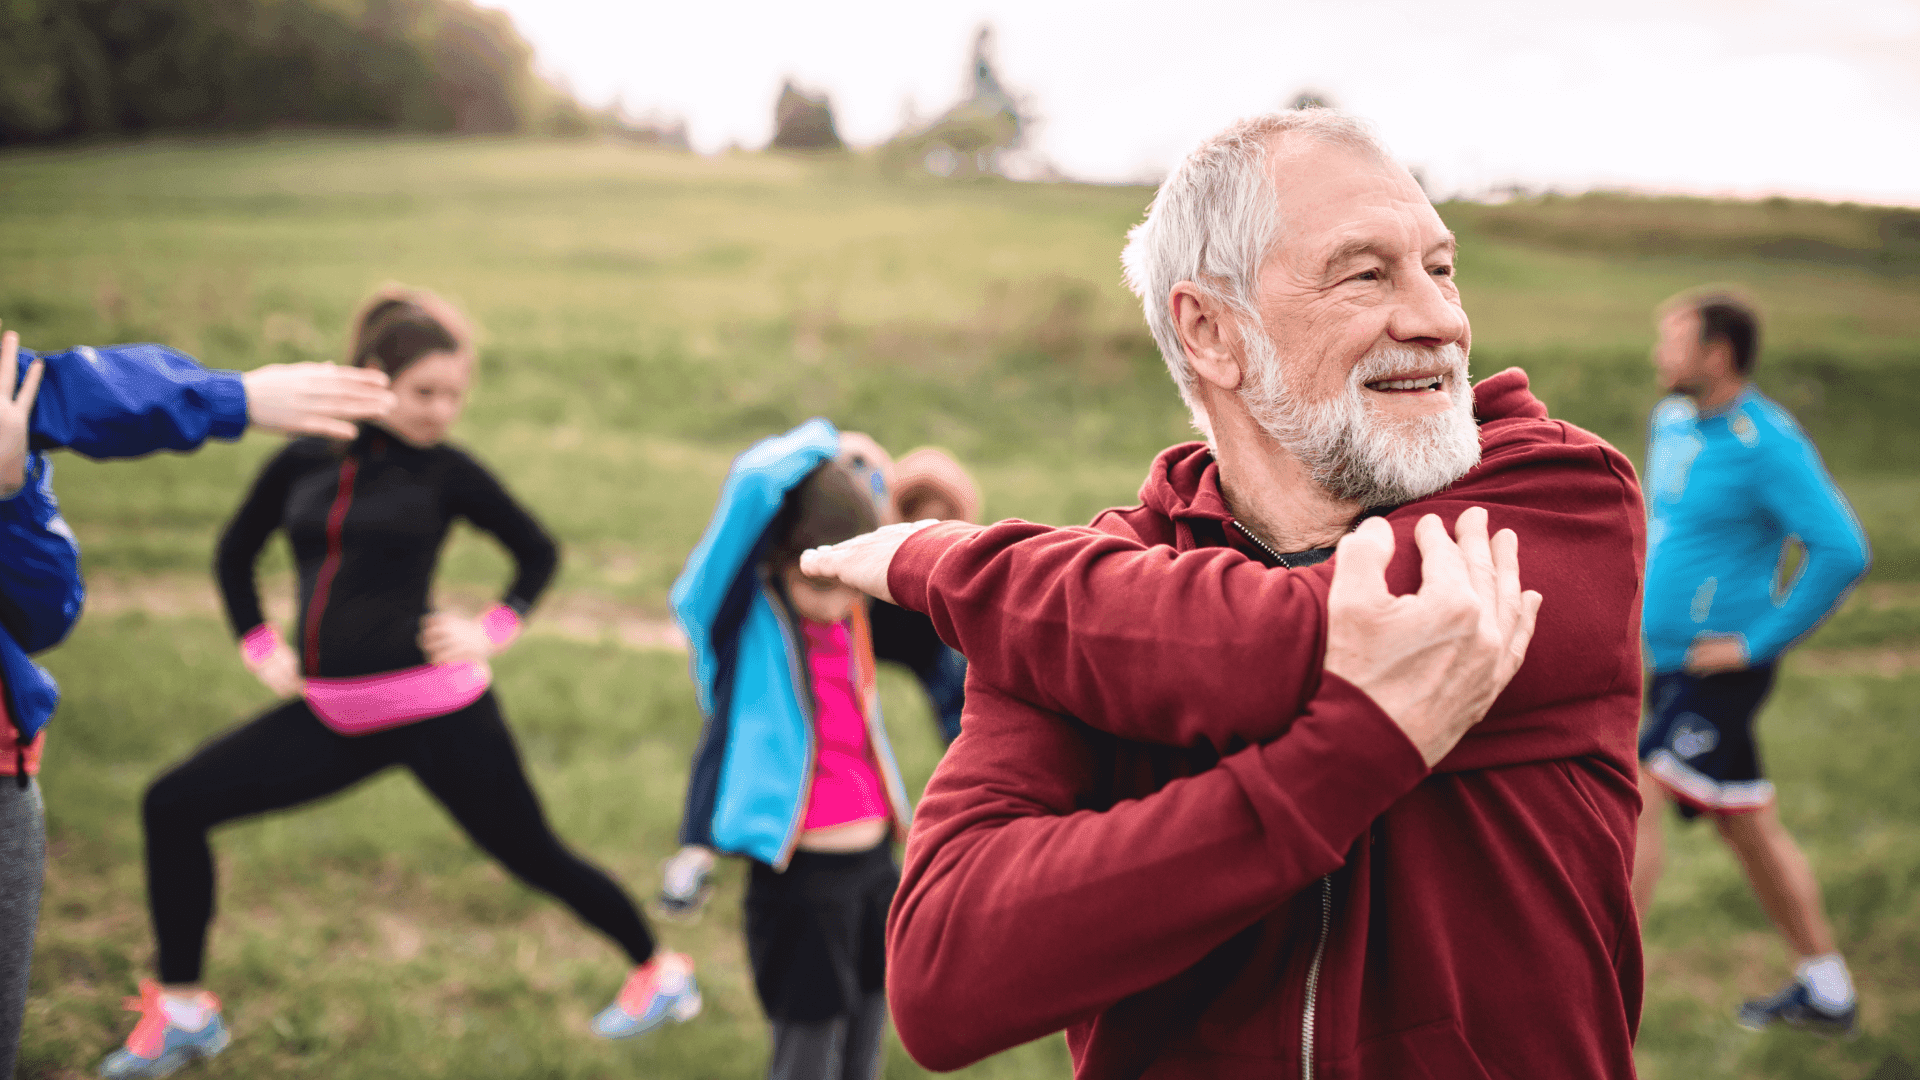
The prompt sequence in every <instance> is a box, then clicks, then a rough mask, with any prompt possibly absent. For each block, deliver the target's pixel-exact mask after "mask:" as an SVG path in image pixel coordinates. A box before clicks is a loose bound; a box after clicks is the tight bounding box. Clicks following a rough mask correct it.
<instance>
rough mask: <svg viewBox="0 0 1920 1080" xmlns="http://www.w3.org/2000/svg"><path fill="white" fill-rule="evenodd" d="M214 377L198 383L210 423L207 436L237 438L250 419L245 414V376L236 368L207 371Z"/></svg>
mask: <svg viewBox="0 0 1920 1080" xmlns="http://www.w3.org/2000/svg"><path fill="white" fill-rule="evenodd" d="M207 374H208V375H211V376H213V377H212V378H210V379H207V380H206V381H205V382H204V383H202V384H201V393H203V394H205V395H206V399H207V406H208V408H207V411H208V413H209V414H210V418H211V422H210V423H209V424H208V425H207V435H208V437H209V438H214V439H237V438H239V437H240V436H242V435H244V434H246V431H247V425H248V424H250V423H251V422H252V420H251V418H250V417H249V416H248V414H247V383H246V376H245V375H243V374H241V373H240V372H238V371H209V372H208V373H207Z"/></svg>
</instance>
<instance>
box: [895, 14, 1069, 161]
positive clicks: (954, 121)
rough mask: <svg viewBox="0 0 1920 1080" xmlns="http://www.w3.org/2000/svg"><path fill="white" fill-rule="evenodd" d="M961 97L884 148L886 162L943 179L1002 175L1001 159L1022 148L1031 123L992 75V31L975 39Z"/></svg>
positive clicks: (984, 30) (909, 127) (984, 31)
mask: <svg viewBox="0 0 1920 1080" xmlns="http://www.w3.org/2000/svg"><path fill="white" fill-rule="evenodd" d="M964 92H965V93H966V95H967V96H966V97H965V98H964V99H962V100H961V101H960V103H959V104H957V105H955V106H953V107H952V108H950V109H948V110H947V111H946V112H944V113H942V114H940V116H938V117H936V118H935V119H934V120H933V121H932V122H931V123H929V124H927V125H925V126H920V125H917V124H913V123H909V124H908V125H907V126H906V129H905V130H903V131H901V132H900V134H898V135H895V136H894V137H893V139H892V140H891V141H889V142H888V143H887V146H886V148H885V150H884V154H885V156H886V157H887V158H888V159H889V160H891V161H892V162H894V164H896V165H907V164H919V165H922V166H924V167H925V168H926V169H927V170H928V171H929V172H935V173H938V174H940V175H942V176H978V175H982V174H987V173H999V172H1002V171H1003V170H1002V168H1001V166H1002V160H1001V159H1002V156H1003V155H1004V154H1005V153H1006V152H1007V151H1009V150H1012V149H1015V148H1017V147H1018V146H1020V145H1021V142H1022V140H1023V139H1024V137H1025V135H1026V129H1027V128H1028V127H1029V126H1030V125H1031V123H1032V121H1031V118H1029V117H1028V116H1026V115H1025V113H1024V111H1023V110H1022V109H1021V107H1020V106H1019V104H1018V103H1017V102H1015V101H1014V99H1013V96H1012V95H1011V94H1009V93H1008V92H1007V90H1006V88H1005V87H1004V86H1002V85H1001V84H1000V77H999V75H998V74H997V73H996V72H995V71H994V64H993V27H991V26H982V27H981V28H980V31H979V33H977V34H976V35H975V36H974V39H973V59H972V62H971V63H970V64H969V65H968V68H967V79H966V84H965V89H964Z"/></svg>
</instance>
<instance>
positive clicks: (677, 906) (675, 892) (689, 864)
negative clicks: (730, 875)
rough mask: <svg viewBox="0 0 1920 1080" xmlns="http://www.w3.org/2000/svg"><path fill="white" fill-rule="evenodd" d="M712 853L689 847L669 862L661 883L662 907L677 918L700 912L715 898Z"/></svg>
mask: <svg viewBox="0 0 1920 1080" xmlns="http://www.w3.org/2000/svg"><path fill="white" fill-rule="evenodd" d="M712 873H713V852H711V851H708V850H707V849H706V848H703V847H698V846H696V845H692V844H689V845H688V846H686V847H683V848H681V849H680V850H679V851H677V852H674V855H673V858H671V859H668V860H667V866H666V873H665V874H664V875H663V880H662V881H661V884H660V908H661V910H662V911H663V912H664V913H665V914H667V915H668V916H670V917H672V918H675V919H688V918H691V917H692V916H694V915H696V914H698V913H699V911H700V908H701V907H702V906H703V905H705V904H706V902H707V898H708V897H709V896H712V895H713V881H712V879H711V875H712Z"/></svg>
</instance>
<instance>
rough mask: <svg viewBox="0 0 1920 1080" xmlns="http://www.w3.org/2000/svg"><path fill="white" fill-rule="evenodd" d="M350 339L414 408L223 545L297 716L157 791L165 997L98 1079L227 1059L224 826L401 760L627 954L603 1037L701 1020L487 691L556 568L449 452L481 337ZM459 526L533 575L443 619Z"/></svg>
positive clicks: (293, 469)
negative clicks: (279, 581)
mask: <svg viewBox="0 0 1920 1080" xmlns="http://www.w3.org/2000/svg"><path fill="white" fill-rule="evenodd" d="M355 330H356V332H355V335H354V339H355V342H354V350H353V355H352V357H351V360H352V362H353V363H354V364H356V365H361V366H369V367H377V368H380V369H382V370H384V371H386V372H387V374H388V375H389V376H390V377H391V378H392V380H393V390H394V393H395V394H396V396H397V397H398V399H399V401H398V404H397V405H396V406H395V408H394V409H393V411H392V412H391V413H389V414H388V416H387V417H385V418H384V419H382V420H380V421H377V422H375V423H371V424H368V425H366V426H365V427H364V428H363V430H362V431H361V433H360V435H359V436H358V437H357V438H355V439H354V440H353V441H352V442H351V443H348V444H345V445H344V446H343V445H342V444H339V443H335V442H329V441H326V440H321V439H299V440H296V441H294V442H292V443H290V444H288V446H287V448H286V449H285V450H283V451H281V452H280V453H279V454H278V455H277V456H275V457H274V458H273V460H271V461H270V462H268V463H267V466H266V468H265V469H264V470H263V471H262V472H261V474H260V477H259V479H258V480H256V481H255V483H254V486H253V490H252V491H251V492H250V493H249V494H248V496H247V499H246V502H245V503H243V504H242V505H241V507H240V510H239V512H238V513H237V514H236V515H235V516H234V519H233V521H232V522H231V523H230V524H229V525H228V526H227V529H226V532H225V534H224V535H223V536H222V537H221V539H220V549H219V557H218V566H217V569H218V576H219V583H220V590H221V594H222V596H223V597H224V599H225V602H226V608H227V615H228V617H229V619H230V620H231V622H232V625H233V630H234V633H235V634H236V636H238V637H239V638H240V641H241V652H242V654H243V656H244V658H245V660H246V663H247V666H248V667H249V669H250V670H252V671H253V672H254V673H255V674H256V675H257V676H258V677H259V678H260V680H261V681H262V682H264V683H266V684H267V686H269V687H270V688H272V689H273V690H275V691H276V692H278V693H281V694H285V695H288V696H289V697H290V700H288V701H287V702H285V703H283V704H281V705H279V706H276V707H275V708H273V709H271V710H269V711H268V712H266V713H265V714H263V715H261V716H260V717H258V718H256V719H254V720H252V721H249V722H248V723H246V724H243V725H241V726H240V727H238V728H235V729H234V730H232V731H229V732H227V733H226V734H225V735H222V736H220V737H218V738H216V739H214V740H213V741H211V742H209V743H208V744H207V745H206V746H204V747H202V748H201V749H200V750H199V751H198V752H196V753H195V754H194V755H193V756H192V757H191V758H189V759H187V760H186V761H184V762H182V763H181V764H179V765H177V766H175V767H174V768H173V769H172V770H170V771H168V772H167V773H166V774H165V775H163V776H162V777H160V779H159V780H157V781H155V783H154V784H153V786H152V788H150V789H149V790H148V792H147V797H146V803H145V808H144V814H145V825H146V836H147V886H148V897H149V903H150V904H151V905H152V915H153V925H154V933H155V936H156V937H157V939H158V941H159V954H160V957H159V967H160V972H159V980H158V983H157V984H156V983H154V982H151V981H148V982H143V983H142V985H141V990H142V1002H141V1013H142V1018H141V1020H140V1023H139V1024H138V1025H137V1026H136V1027H135V1028H134V1031H133V1034H132V1035H131V1036H129V1037H128V1039H127V1043H126V1045H125V1046H124V1047H123V1048H121V1049H120V1050H117V1051H115V1052H114V1053H113V1054H112V1055H111V1056H110V1057H109V1058H108V1059H107V1061H106V1062H105V1063H104V1064H103V1066H102V1074H103V1075H105V1076H109V1077H147V1076H163V1075H166V1074H167V1073H168V1072H171V1071H172V1070H173V1069H176V1068H178V1067H180V1065H182V1064H184V1063H186V1062H187V1061H190V1060H192V1059H194V1058H197V1057H207V1056H211V1055H212V1054H215V1053H218V1052H219V1051H220V1050H221V1049H223V1048H224V1047H225V1045H226V1042H227V1032H226V1029H225V1026H224V1024H223V1023H222V1021H221V1019H220V1012H219V1002H218V1001H217V999H215V998H214V997H213V995H212V994H210V993H208V992H206V990H205V989H204V988H202V987H201V985H200V969H201V959H202V954H203V952H204V944H205V938H206V928H207V924H208V922H209V920H210V919H211V917H212V914H213V887H214V878H213V857H212V851H211V850H210V849H209V847H208V845H207V831H208V830H209V829H210V828H212V827H213V826H215V825H218V824H220V823H222V822H227V821H232V820H234V819H236V818H241V817H246V816H250V815H253V814H259V813H262V812H265V811H269V810H281V809H286V808H289V807H293V806H298V805H300V804H303V803H307V802H311V801H313V800H315V799H319V798H323V797H325V796H328V795H331V794H334V793H336V792H338V791H341V790H343V789H345V788H347V787H350V786H352V785H353V784H356V783H358V782H360V781H361V780H364V779H366V778H367V777H369V776H372V775H374V774H375V773H378V772H380V771H382V770H384V769H386V768H388V767H390V766H394V765H404V766H406V767H407V768H408V769H410V770H411V771H412V772H413V774H414V776H415V777H416V778H418V779H419V781H420V782H421V784H422V785H423V786H424V787H426V789H427V791H428V792H429V793H431V794H432V795H433V797H434V798H436V799H437V800H439V802H440V804H441V805H442V806H444V807H445V808H446V809H447V812H448V813H450V814H451V815H452V816H453V818H454V820H455V821H457V822H458V823H459V824H460V826H461V827H462V828H464V829H465V830H466V831H467V834H468V835H469V836H471V837H473V839H474V841H475V842H476V843H478V844H479V845H480V846H481V847H482V848H484V849H485V850H486V851H487V852H488V854H490V855H492V856H493V857H494V858H496V859H498V860H500V862H501V864H502V865H504V866H505V867H506V868H507V869H508V870H510V871H512V872H513V873H514V874H515V875H516V876H517V877H519V878H520V879H521V880H522V881H525V882H526V883H527V884H529V885H532V886H533V887H535V888H537V889H540V890H542V891H544V892H546V893H548V894H550V895H552V896H554V897H556V898H558V899H559V900H560V901H561V902H563V903H565V904H566V905H567V906H569V907H571V908H572V909H573V910H574V912H575V914H577V915H579V916H580V918H581V919H582V920H583V921H585V922H587V923H588V924H589V925H591V926H593V927H594V928H595V929H597V930H599V931H601V932H602V933H604V934H605V935H607V936H608V937H609V938H612V939H613V940H614V941H615V942H616V943H618V944H619V946H620V947H621V948H622V949H623V950H625V951H626V953H627V955H628V957H629V958H630V959H631V960H632V962H633V964H634V968H633V971H632V974H631V975H630V976H629V978H628V980H627V982H626V985H625V986H624V988H623V989H622V990H621V992H620V994H619V995H618V997H617V998H616V1000H615V1001H614V1003H613V1004H611V1005H609V1006H608V1007H607V1008H606V1009H605V1010H603V1011H602V1012H601V1014H600V1015H599V1016H598V1017H597V1018H596V1019H595V1021H594V1030H595V1031H596V1032H598V1033H599V1034H601V1035H604V1036H607V1037H610V1038H618V1037H623V1036H627V1035H637V1034H640V1033H641V1032H643V1031H647V1030H650V1029H652V1028H654V1027H657V1026H659V1025H660V1024H662V1023H665V1022H666V1021H667V1020H669V1019H672V1020H688V1019H691V1018H692V1017H693V1016H694V1015H696V1014H697V1013H698V1012H699V1010H700V993H699V989H698V988H697V986H696V985H695V983H694V981H693V977H692V965H691V963H690V961H688V959H687V958H686V957H685V956H684V955H681V954H679V953H670V952H665V951H657V950H656V947H655V944H654V940H653V937H652V935H651V934H650V933H649V932H648V929H647V925H646V922H645V920H644V919H643V918H642V917H641V915H640V912H639V910H638V909H637V908H636V907H635V906H634V903H633V901H632V899H631V898H630V897H629V896H628V895H627V893H626V892H625V891H624V890H623V889H621V887H620V886H619V885H618V884H616V883H615V882H614V881H613V879H612V878H610V877H608V876H607V874H606V873H605V872H604V871H602V870H600V869H599V868H598V867H595V866H593V865H592V864H590V863H588V862H586V861H584V860H582V859H581V858H580V857H578V856H577V855H575V854H573V853H572V852H571V851H569V850H568V849H567V848H566V846H565V845H563V844H562V843H561V842H560V840H559V839H558V838H557V837H555V836H554V835H553V832H552V831H551V829H550V828H549V827H548V825H547V822H546V817H545V814H544V813H543V812H542V810H541V807H540V802H539V799H538V797H537V796H535V794H534V792H533V789H532V787H531V786H529V784H528V782H527V777H526V774H525V772H524V770H523V769H522V768H521V763H520V756H519V753H518V751H517V749H516V748H515V746H514V742H513V736H512V735H511V733H510V732H509V731H508V729H507V726H506V723H505V721H504V719H503V718H502V716H501V714H500V707H499V705H498V703H497V702H496V701H495V699H494V695H493V692H492V690H491V689H490V682H491V679H492V673H491V670H490V669H489V667H488V664H487V661H488V659H489V658H490V657H491V656H493V655H494V654H495V653H497V652H499V651H500V650H502V649H504V648H505V647H506V646H507V645H508V644H509V643H510V642H511V641H512V640H513V638H514V637H515V635H516V634H517V633H518V631H519V627H520V620H521V619H522V618H524V617H525V615H526V613H527V611H528V609H529V608H531V607H532V605H533V602H534V601H535V600H536V599H537V598H538V597H539V595H540V593H541V591H542V590H543V589H545V587H546V585H547V582H548V581H549V579H551V577H552V576H553V571H554V567H555V564H556V563H557V561H558V552H557V550H556V548H555V546H554V544H553V541H552V540H550V539H549V538H548V537H547V535H546V533H545V532H544V531H543V530H542V529H541V527H540V525H539V523H538V522H536V521H535V520H534V519H533V518H532V517H531V516H530V515H529V514H528V513H527V512H526V511H525V510H524V509H523V508H521V506H520V505H519V504H518V503H516V502H515V501H514V500H513V498H512V496H510V495H508V494H507V492H506V489H505V488H503V487H501V485H500V483H499V481H497V480H496V479H495V478H494V477H493V475H492V474H491V473H489V472H488V471H487V470H486V469H485V468H484V467H483V466H482V465H481V464H480V463H479V462H477V461H475V460H474V459H473V458H472V457H470V456H468V455H467V454H466V453H465V452H464V451H461V450H459V449H457V448H455V447H453V446H452V445H449V444H448V443H446V442H445V441H444V440H445V438H446V435H447V432H448V429H449V428H450V427H451V426H452V424H453V422H454V420H455V419H456V418H457V417H458V416H459V414H460V409H461V407H462V405H463V404H464V403H465V399H466V393H467V389H468V385H469V383H470V381H471V378H472V372H473V350H472V347H471V344H470V341H471V336H470V334H469V333H468V332H467V330H466V327H465V324H464V321H463V320H461V319H460V317H459V315H458V313H457V312H455V311H454V310H453V309H452V308H451V307H449V306H447V305H446V304H445V303H444V302H443V301H440V300H439V299H438V298H436V297H433V296H432V295H431V294H426V293H421V292H414V291H405V290H391V291H387V292H384V293H382V294H381V295H379V296H377V297H376V298H375V300H374V302H373V303H371V304H370V305H369V306H368V307H367V309H366V310H365V311H364V312H363V313H362V315H361V316H360V318H359V319H358V320H357V322H356V327H355ZM455 518H465V519H467V520H468V521H470V522H472V523H473V524H474V525H475V526H477V527H479V528H481V529H483V530H485V531H487V532H489V533H492V534H493V535H494V537H495V538H497V539H498V540H499V541H500V542H501V543H502V544H503V545H505V547H506V548H507V550H508V551H509V552H510V553H511V554H512V555H513V558H514V562H515V564H516V567H517V572H516V574H515V576H514V580H513V583H512V585H511V586H510V587H509V588H508V590H507V593H506V595H505V596H504V597H503V598H502V599H501V601H500V603H499V604H497V605H496V606H494V607H493V608H492V609H491V610H489V611H488V612H486V613H485V614H484V615H482V616H481V617H480V618H478V619H465V618H460V617H457V616H453V615H448V614H439V613H432V612H431V611H430V609H429V604H428V596H429V590H430V587H431V584H432V580H433V571H434V566H435V563H436V562H437V560H438V558H439V552H440V548H441V545H442V543H443V542H444V541H445V539H446V536H447V531H448V529H449V527H450V526H451V525H452V523H453V521H454V519H455ZM277 529H285V530H286V533H287V538H288V541H289V542H290V544H291V545H292V548H293V555H294V563H295V565H296V567H297V571H298V574H299V600H300V604H299V612H300V614H299V622H298V627H297V630H298V632H297V634H296V636H295V638H294V640H293V641H291V642H288V641H285V640H282V639H281V637H280V635H279V633H278V631H277V630H276V629H275V628H274V627H273V626H271V625H270V624H268V623H267V622H266V620H265V618H264V617H263V615H262V613H261V610H260V600H259V595H258V592H257V590H256V588H255V582H254V564H255V561H256V560H257V558H258V557H259V554H260V551H261V550H262V548H264V547H265V545H266V542H267V540H268V538H269V537H270V536H271V535H272V534H273V532H274V531H275V530H277Z"/></svg>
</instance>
